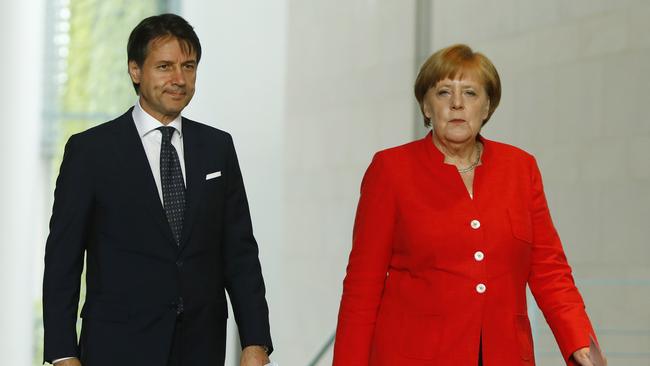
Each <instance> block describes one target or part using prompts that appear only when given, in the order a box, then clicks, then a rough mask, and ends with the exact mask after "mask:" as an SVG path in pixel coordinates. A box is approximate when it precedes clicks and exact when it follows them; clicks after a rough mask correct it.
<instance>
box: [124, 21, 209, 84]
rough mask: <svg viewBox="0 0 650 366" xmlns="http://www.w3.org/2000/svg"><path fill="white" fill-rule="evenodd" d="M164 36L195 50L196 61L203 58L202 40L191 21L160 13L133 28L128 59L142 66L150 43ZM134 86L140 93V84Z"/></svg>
mask: <svg viewBox="0 0 650 366" xmlns="http://www.w3.org/2000/svg"><path fill="white" fill-rule="evenodd" d="M163 37H174V38H176V39H178V40H179V41H180V45H181V47H182V48H183V51H187V52H188V53H192V52H195V53H196V62H197V63H198V62H199V61H200V60H201V42H199V37H198V36H197V35H196V33H194V28H192V26H191V25H190V23H188V22H187V21H186V20H185V19H183V18H182V17H180V16H178V15H176V14H160V15H154V16H151V17H148V18H145V19H143V20H142V21H141V22H140V24H138V25H137V26H136V27H135V28H133V31H131V35H130V36H129V43H128V45H127V46H126V52H127V56H128V61H135V63H137V64H138V66H140V67H142V65H143V64H144V60H145V59H146V58H147V54H148V52H149V43H150V42H151V41H152V40H154V39H156V38H163ZM133 87H134V88H135V92H136V93H139V91H140V90H139V89H140V85H138V84H136V83H133Z"/></svg>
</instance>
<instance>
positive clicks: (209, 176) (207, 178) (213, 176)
mask: <svg viewBox="0 0 650 366" xmlns="http://www.w3.org/2000/svg"><path fill="white" fill-rule="evenodd" d="M220 176H221V170H220V171H218V172H214V173H210V174H206V175H205V180H210V179H214V178H217V177H220Z"/></svg>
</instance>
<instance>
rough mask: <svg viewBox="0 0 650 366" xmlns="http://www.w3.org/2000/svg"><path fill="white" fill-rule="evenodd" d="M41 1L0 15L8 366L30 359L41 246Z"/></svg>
mask: <svg viewBox="0 0 650 366" xmlns="http://www.w3.org/2000/svg"><path fill="white" fill-rule="evenodd" d="M44 6H45V2H44V1H38V2H31V1H30V2H24V1H23V2H21V1H10V2H4V3H3V4H2V5H1V7H2V8H1V10H0V39H1V40H2V45H3V51H4V52H3V56H2V57H0V70H2V71H3V83H2V84H3V86H2V88H0V111H1V112H0V116H1V117H0V131H1V132H0V134H1V136H2V137H1V138H0V170H1V172H2V173H0V253H1V255H0V294H2V303H3V304H2V311H1V312H0V324H2V332H1V333H0V355H2V356H1V357H2V361H3V363H6V364H9V365H30V364H32V362H33V360H32V358H33V340H32V339H33V329H34V314H35V307H34V299H35V296H37V293H40V291H39V290H38V289H39V286H38V283H40V273H37V272H38V268H35V265H34V263H37V262H36V261H35V256H36V255H37V253H38V252H39V251H40V250H39V251H37V248H39V247H42V244H43V243H42V236H43V234H42V233H43V230H44V229H43V227H44V222H43V221H44V220H43V216H44V215H43V212H42V204H41V202H40V200H39V199H42V198H43V194H42V191H43V187H44V184H45V183H46V181H45V179H44V177H43V174H42V168H41V164H42V163H41V159H40V157H39V156H40V154H39V147H40V144H39V143H40V133H39V131H40V127H41V110H42V108H41V102H42V92H41V90H42V84H43V83H42V80H41V76H42V72H41V70H42V60H43V55H42V49H43V35H44V29H43V23H44V22H43V20H44Z"/></svg>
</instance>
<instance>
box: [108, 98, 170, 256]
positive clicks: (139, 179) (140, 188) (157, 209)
mask: <svg viewBox="0 0 650 366" xmlns="http://www.w3.org/2000/svg"><path fill="white" fill-rule="evenodd" d="M132 110H133V108H131V109H129V110H128V111H127V112H126V113H125V114H124V115H122V117H120V118H118V119H117V120H116V121H115V123H119V124H120V125H119V128H118V129H117V131H118V135H119V136H118V138H116V139H115V141H116V142H117V143H116V146H117V149H116V156H117V157H118V159H119V160H120V165H119V166H122V167H124V169H125V170H126V178H125V179H129V180H131V181H132V182H133V190H134V192H135V193H136V197H137V199H138V200H140V201H141V202H142V203H143V204H144V206H145V208H146V210H147V211H148V212H149V214H150V215H149V216H150V217H151V218H152V219H153V221H154V222H155V223H156V224H157V226H159V228H160V230H161V231H162V232H163V234H164V236H165V238H167V239H168V241H169V243H170V244H171V245H173V247H174V248H176V242H175V240H174V237H173V235H172V230H171V228H170V227H169V222H168V221H167V217H166V216H165V210H164V208H163V205H162V203H161V202H160V196H159V194H158V188H157V187H156V181H155V180H154V178H153V174H152V171H151V165H149V161H148V160H147V155H146V153H145V152H144V147H143V146H142V140H141V139H140V135H138V130H137V129H136V128H135V123H134V122H133V117H132V115H131V112H132Z"/></svg>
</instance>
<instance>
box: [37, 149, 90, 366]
mask: <svg viewBox="0 0 650 366" xmlns="http://www.w3.org/2000/svg"><path fill="white" fill-rule="evenodd" d="M87 162H88V151H85V149H83V148H82V145H81V143H80V138H79V137H78V136H73V137H71V138H70V140H68V143H67V144H66V147H65V153H64V156H63V162H62V163H61V169H60V171H59V177H58V178H57V181H56V189H55V191H54V206H53V208H52V218H51V219H50V234H49V236H48V238H47V243H46V246H45V272H44V275H43V326H44V328H45V337H44V354H43V358H44V362H52V360H54V359H59V358H65V357H71V356H74V357H78V356H79V350H78V342H77V331H76V324H77V308H78V304H79V285H80V276H81V272H82V270H83V259H84V249H85V236H86V235H85V234H86V230H87V227H88V223H89V219H90V216H91V213H92V205H93V189H92V177H91V173H92V170H91V169H89V165H88V163H87Z"/></svg>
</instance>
